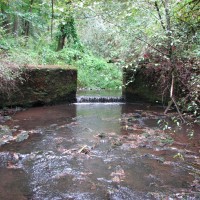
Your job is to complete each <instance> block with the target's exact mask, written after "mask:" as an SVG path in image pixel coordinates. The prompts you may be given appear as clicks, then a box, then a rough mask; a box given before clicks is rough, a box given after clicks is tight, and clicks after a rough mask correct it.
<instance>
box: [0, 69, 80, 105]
mask: <svg viewBox="0 0 200 200" xmlns="http://www.w3.org/2000/svg"><path fill="white" fill-rule="evenodd" d="M76 88H77V71H76V70H74V69H69V68H66V67H65V68H64V67H61V66H38V67H33V66H29V67H26V68H24V69H23V74H22V80H19V81H18V83H17V87H16V90H15V91H14V92H11V94H10V95H9V96H7V95H5V94H0V107H5V106H14V105H18V106H35V105H45V104H54V103H60V102H75V100H76Z"/></svg>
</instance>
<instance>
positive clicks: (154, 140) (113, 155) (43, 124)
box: [0, 95, 200, 200]
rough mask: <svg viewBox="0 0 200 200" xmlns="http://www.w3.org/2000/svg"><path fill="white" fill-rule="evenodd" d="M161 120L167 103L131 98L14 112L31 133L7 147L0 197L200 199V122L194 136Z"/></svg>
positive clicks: (1, 160) (1, 154)
mask: <svg viewBox="0 0 200 200" xmlns="http://www.w3.org/2000/svg"><path fill="white" fill-rule="evenodd" d="M86 96H87V95H86ZM159 119H165V116H164V115H163V108H162V107H160V106H151V105H149V104H125V103H76V104H64V105H56V106H44V107H35V108H30V109H27V110H25V111H22V112H19V113H17V114H15V116H13V117H12V120H10V121H8V122H7V124H8V125H9V126H10V127H13V128H14V129H15V130H16V132H20V131H27V132H28V133H29V138H28V139H27V140H25V141H22V142H13V143H10V144H6V145H3V146H1V147H0V199H2V200H13V199H15V200H26V199H32V200H62V199H66V200H67V199H69V200H72V199H74V200H90V199H91V200H94V199H95V200H98V199H99V200H103V199H105V200H108V199H113V200H128V199H130V200H134V199H136V200H137V199H200V179H199V175H200V158H199V150H200V149H199V137H198V135H199V127H195V128H194V132H195V136H194V137H193V138H192V139H190V138H189V137H188V135H187V128H182V129H180V130H179V129H177V128H176V127H174V129H173V130H168V131H165V132H164V131H163V130H162V129H161V128H159V127H158V125H157V121H158V120H159ZM172 128H173V127H172Z"/></svg>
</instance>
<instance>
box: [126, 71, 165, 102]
mask: <svg viewBox="0 0 200 200" xmlns="http://www.w3.org/2000/svg"><path fill="white" fill-rule="evenodd" d="M123 74H124V75H123V84H124V88H123V96H124V97H125V99H126V101H127V102H148V103H167V102H168V101H169V96H167V97H166V96H165V97H163V95H162V91H160V89H159V85H158V84H159V81H158V79H159V72H158V71H156V69H153V68H152V69H148V68H146V67H141V68H139V69H138V70H136V71H134V70H133V69H131V68H128V69H124V73H123Z"/></svg>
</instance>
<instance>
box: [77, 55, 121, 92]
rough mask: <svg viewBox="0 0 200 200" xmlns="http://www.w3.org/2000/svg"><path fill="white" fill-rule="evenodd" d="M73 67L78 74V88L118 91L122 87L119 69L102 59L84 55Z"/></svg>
mask: <svg viewBox="0 0 200 200" xmlns="http://www.w3.org/2000/svg"><path fill="white" fill-rule="evenodd" d="M75 65H76V66H77V68H78V72H79V86H80V87H85V88H98V89H100V88H103V89H108V88H109V89H118V88H120V87H121V85H122V72H121V69H120V68H119V67H117V66H115V65H113V64H108V63H107V62H106V61H105V60H104V59H102V58H97V57H95V56H93V55H87V54H85V55H83V57H82V59H80V60H78V61H77V62H76V63H75Z"/></svg>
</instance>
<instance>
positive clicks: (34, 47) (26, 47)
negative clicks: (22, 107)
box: [0, 37, 122, 91]
mask: <svg viewBox="0 0 200 200" xmlns="http://www.w3.org/2000/svg"><path fill="white" fill-rule="evenodd" d="M0 47H1V49H0V59H1V62H0V63H1V64H0V70H1V69H2V70H1V80H0V82H1V83H0V84H1V85H0V89H1V90H3V88H4V87H3V85H5V83H6V82H9V81H10V80H11V79H13V80H14V79H15V78H17V77H20V69H21V67H23V66H27V65H36V66H37V65H63V66H69V65H70V66H71V67H72V68H76V69H77V70H78V87H79V88H90V89H118V88H120V87H121V85H122V72H121V69H120V68H119V67H118V66H115V65H114V64H110V63H107V62H106V60H105V59H103V58H100V57H97V56H95V55H93V54H92V53H91V52H90V51H89V50H87V49H86V48H84V47H83V46H81V47H80V46H76V45H73V46H70V47H65V48H64V49H62V50H61V51H56V44H54V43H53V42H51V41H47V40H46V39H44V38H42V37H41V38H39V39H36V38H31V37H30V38H29V39H27V38H25V37H18V38H14V37H8V38H5V37H4V38H2V39H1V40H0ZM13 70H14V71H15V72H13ZM6 85H7V86H8V87H9V85H8V84H7V83H6ZM10 86H11V85H10ZM13 86H14V82H13ZM7 91H9V90H8V89H7Z"/></svg>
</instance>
